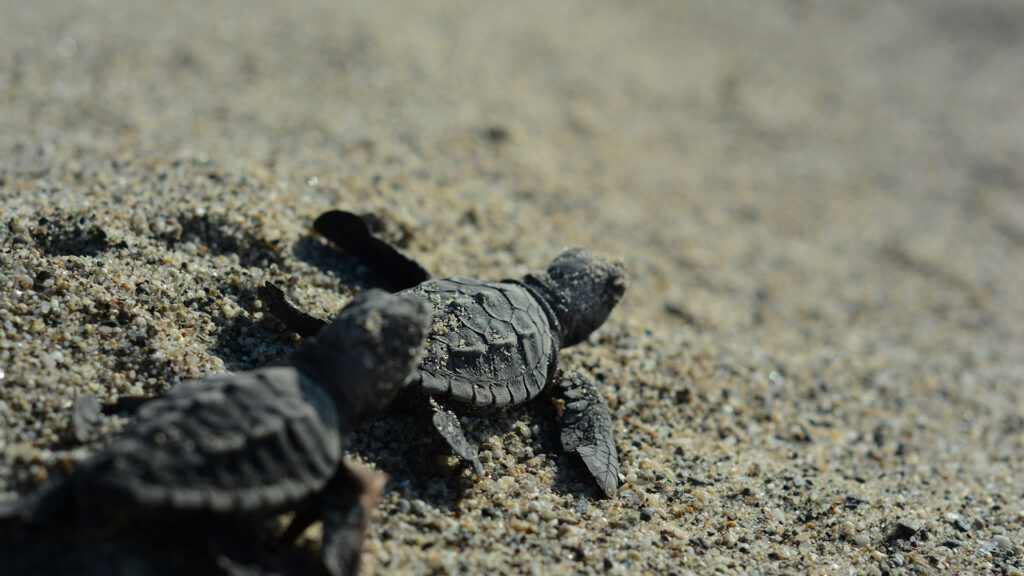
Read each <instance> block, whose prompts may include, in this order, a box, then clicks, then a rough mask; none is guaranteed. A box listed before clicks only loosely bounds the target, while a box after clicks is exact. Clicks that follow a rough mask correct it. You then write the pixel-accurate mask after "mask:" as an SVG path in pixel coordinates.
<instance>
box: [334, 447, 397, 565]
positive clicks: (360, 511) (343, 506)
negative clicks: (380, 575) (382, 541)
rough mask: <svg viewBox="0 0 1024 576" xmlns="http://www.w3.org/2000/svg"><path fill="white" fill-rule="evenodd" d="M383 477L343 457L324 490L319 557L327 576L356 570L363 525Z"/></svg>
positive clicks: (369, 516)
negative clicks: (332, 478) (343, 459)
mask: <svg viewBox="0 0 1024 576" xmlns="http://www.w3.org/2000/svg"><path fill="white" fill-rule="evenodd" d="M387 480H388V477H387V475H386V474H382V473H380V472H375V471H374V470H371V469H370V468H368V467H366V466H363V465H360V464H357V463H355V462H353V461H351V460H348V459H346V460H345V461H343V462H342V464H341V466H340V467H339V468H338V472H337V474H336V475H335V477H334V480H332V481H331V483H330V484H329V485H328V486H327V488H326V489H325V490H324V493H323V537H322V540H321V542H320V557H321V559H322V561H323V564H324V568H326V570H327V573H328V574H330V575H331V576H352V575H355V574H358V573H359V555H360V553H361V552H362V549H363V539H364V538H365V536H366V528H367V526H369V524H370V519H371V517H372V516H373V511H374V509H376V507H377V500H378V499H379V498H380V494H381V492H382V491H383V490H384V485H385V484H386V483H387Z"/></svg>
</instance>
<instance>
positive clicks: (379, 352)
mask: <svg viewBox="0 0 1024 576" xmlns="http://www.w3.org/2000/svg"><path fill="white" fill-rule="evenodd" d="M430 318H431V314H430V308H429V306H428V305H427V303H426V302H423V301H422V300H420V299H419V298H417V297H415V296H412V295H392V294H388V293H387V292H384V291H382V290H367V291H364V292H362V293H360V294H359V295H357V296H356V297H355V298H354V299H353V300H352V302H350V303H349V305H348V306H346V307H345V308H344V309H343V310H342V311H341V313H340V314H339V315H338V316H337V318H335V319H334V320H333V321H332V322H331V323H329V324H327V325H326V326H324V328H323V329H322V330H320V332H318V333H317V335H316V336H314V337H312V338H310V339H308V340H306V341H305V342H303V344H302V345H301V346H300V347H299V348H298V350H296V351H295V353H294V354H293V355H292V363H293V364H294V365H295V367H296V368H298V369H299V370H300V371H301V372H303V373H304V374H306V375H307V376H309V377H310V378H312V379H313V380H314V381H315V382H316V383H317V384H319V385H320V386H321V387H322V388H323V389H324V391H325V392H327V394H328V395H329V396H330V397H331V398H332V399H333V400H334V402H335V404H336V407H337V409H338V412H339V413H340V414H341V416H342V426H352V425H355V424H356V423H357V422H358V421H360V420H362V419H364V418H366V417H368V416H371V415H372V414H373V413H375V412H377V411H378V410H380V409H381V408H382V407H384V405H386V404H387V403H388V402H390V401H391V400H392V399H393V398H394V397H395V395H396V394H398V392H399V391H400V390H401V389H402V388H404V387H405V385H406V384H408V383H409V381H410V379H411V377H412V374H413V372H414V370H415V368H416V366H417V365H418V364H419V361H420V358H421V356H422V354H423V349H424V339H425V338H426V335H427V331H428V329H429V327H430Z"/></svg>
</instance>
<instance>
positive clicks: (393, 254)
mask: <svg viewBox="0 0 1024 576" xmlns="http://www.w3.org/2000/svg"><path fill="white" fill-rule="evenodd" d="M313 229H314V230H316V231H317V233H318V234H320V235H321V236H323V237H324V238H327V239H328V240H330V241H331V242H333V243H334V244H335V246H337V247H338V248H340V249H341V250H342V251H343V252H345V253H346V254H350V255H352V256H355V257H356V258H358V259H359V260H360V261H361V262H362V263H363V265H365V266H366V267H367V268H369V269H370V270H372V271H373V272H374V273H375V274H376V275H377V277H378V278H379V279H381V280H382V281H383V282H384V284H385V286H384V287H386V288H387V289H388V290H390V291H392V292H399V291H401V290H405V289H407V288H412V287H413V286H416V285H417V284H419V283H421V282H426V281H427V280H430V273H429V272H427V271H426V270H425V269H424V268H423V266H420V265H419V264H418V263H417V262H416V261H415V260H412V259H411V258H409V257H407V256H405V255H404V254H402V253H401V252H399V251H398V249H396V248H395V247H394V246H392V245H391V244H388V243H387V242H385V241H383V240H381V239H380V238H377V237H376V236H374V235H373V232H371V231H370V227H369V226H368V225H367V224H366V221H365V220H363V218H362V217H361V216H358V215H356V214H353V213H351V212H343V211H341V210H331V211H330V212H324V213H323V214H321V215H320V217H318V218H317V219H316V221H314V222H313Z"/></svg>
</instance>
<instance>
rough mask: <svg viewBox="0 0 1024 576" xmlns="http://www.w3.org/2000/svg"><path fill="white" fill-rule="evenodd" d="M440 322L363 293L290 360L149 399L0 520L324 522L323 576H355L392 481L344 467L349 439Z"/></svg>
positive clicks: (411, 301)
mask: <svg viewBox="0 0 1024 576" xmlns="http://www.w3.org/2000/svg"><path fill="white" fill-rule="evenodd" d="M429 320H430V313H429V308H428V307H427V306H426V305H424V303H423V302H422V301H421V300H419V299H418V298H415V297H412V296H395V295H391V294H388V293H386V292H384V291H381V290H373V291H367V292H365V293H363V294H360V295H359V296H357V297H356V298H355V299H354V300H353V301H352V302H351V303H350V304H349V305H348V306H347V307H346V308H345V309H344V310H343V311H342V312H341V314H339V315H338V317H337V318H336V319H335V320H334V321H333V322H331V323H330V324H328V325H327V326H325V327H324V329H323V330H321V331H320V333H319V334H318V335H317V336H316V337H315V338H311V339H309V340H307V341H306V342H304V343H303V345H302V346H301V347H299V348H298V349H297V350H296V351H295V353H294V354H293V356H292V359H291V362H290V364H289V365H286V366H274V367H269V368H263V369H259V370H253V371H250V372H242V373H238V374H225V375H217V376H210V377H208V378H204V379H202V380H195V381H190V382H184V383H182V384H179V385H178V386H175V387H174V388H172V389H171V390H170V391H169V392H168V393H167V394H165V395H163V396H161V397H158V398H153V399H148V400H146V401H144V402H142V403H140V404H141V405H140V406H139V408H138V413H137V416H138V418H137V420H136V421H135V422H134V423H133V424H132V425H131V426H129V427H128V428H127V429H126V430H125V432H124V434H123V435H121V436H120V437H119V438H117V439H116V440H114V442H113V443H112V444H111V445H110V446H109V447H108V448H107V449H105V450H104V451H102V452H100V453H98V454H96V455H95V456H93V457H91V458H89V459H87V460H86V461H84V462H83V463H82V464H81V465H80V466H78V467H77V468H76V469H75V470H74V471H73V473H72V474H71V476H70V477H69V478H67V479H66V480H64V481H62V482H60V483H56V484H52V485H50V486H49V487H46V488H44V489H42V490H41V491H40V492H37V493H36V494H34V495H30V496H28V497H26V498H23V499H21V500H18V501H16V502H13V503H8V504H5V505H4V506H0V520H5V521H8V522H10V521H21V522H24V523H29V524H42V523H45V522H55V521H62V519H63V518H65V517H67V516H69V515H70V514H74V515H75V516H77V518H78V521H79V522H83V518H89V520H88V521H86V522H85V524H86V525H100V526H104V525H117V524H127V523H129V522H131V521H133V520H139V519H143V520H144V523H146V524H148V525H152V526H157V527H159V526H160V525H162V524H164V523H167V524H170V523H174V522H176V523H179V524H180V523H185V524H186V525H187V526H194V529H195V530H203V529H204V527H207V526H210V525H212V524H214V523H216V522H219V521H221V520H227V519H235V520H243V521H244V522H243V523H250V522H249V521H251V520H260V519H270V518H273V517H275V516H276V515H278V514H280V513H282V512H286V511H294V512H295V516H294V520H293V521H292V524H291V526H290V528H289V529H288V530H287V532H286V533H285V535H284V536H285V538H284V539H285V541H286V542H287V541H289V540H291V539H293V538H294V537H296V536H298V534H299V533H301V532H302V530H303V529H304V528H306V527H307V526H308V525H309V524H310V523H312V522H313V521H314V520H316V519H318V518H319V519H322V520H323V538H322V542H321V546H320V549H321V557H322V559H323V566H324V568H326V570H327V572H328V573H329V574H332V575H333V576H342V575H349V574H353V573H354V572H355V571H356V570H357V566H358V560H359V552H360V545H361V542H362V538H363V533H364V531H365V528H366V522H367V520H368V518H369V509H368V508H369V506H370V505H371V504H372V503H373V502H375V498H376V494H377V493H379V492H380V490H381V488H382V487H383V475H381V474H378V473H375V472H372V471H371V470H370V469H368V468H365V467H359V466H357V465H355V464H354V463H351V462H348V461H346V460H345V459H343V448H344V444H345V433H346V432H347V431H348V430H350V429H351V428H352V427H353V426H354V425H355V424H357V423H358V422H359V421H361V420H363V419H365V418H366V417H368V416H369V415H371V414H373V413H374V412H376V411H377V410H378V409H379V408H380V407H382V406H383V405H384V404H386V403H387V402H388V401H390V399H391V398H393V397H394V396H395V394H396V393H398V392H399V390H401V389H402V388H403V387H404V386H406V385H408V383H409V377H410V375H411V374H412V372H413V369H414V368H415V366H416V364H417V363H418V362H419V359H420V357H421V356H422V353H423V348H424V340H425V337H426V333H427V330H428V326H429ZM210 536H211V539H216V538H217V537H218V536H224V535H218V534H211V535H210ZM212 544H213V545H214V546H216V542H213V543H212Z"/></svg>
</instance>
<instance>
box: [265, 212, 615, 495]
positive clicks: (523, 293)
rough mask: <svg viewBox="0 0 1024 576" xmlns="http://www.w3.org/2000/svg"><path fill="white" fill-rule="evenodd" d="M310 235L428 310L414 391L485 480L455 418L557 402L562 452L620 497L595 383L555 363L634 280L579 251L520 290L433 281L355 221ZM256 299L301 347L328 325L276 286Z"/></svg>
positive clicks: (332, 223)
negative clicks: (546, 398) (549, 398)
mask: <svg viewBox="0 0 1024 576" xmlns="http://www.w3.org/2000/svg"><path fill="white" fill-rule="evenodd" d="M314 228H315V230H316V231H317V232H319V233H320V234H321V235H323V236H325V237H326V238H328V239H329V240H331V241H332V242H334V244H335V245H336V246H337V247H338V248H340V249H341V250H342V251H344V252H345V253H347V254H350V255H352V256H355V257H356V258H357V259H359V261H360V262H361V263H362V264H363V265H365V266H366V267H368V268H370V269H372V270H373V271H374V272H376V274H377V276H378V277H379V278H380V279H381V280H382V282H383V283H384V284H386V285H387V286H388V287H389V288H391V289H393V290H396V291H399V293H401V294H407V295H413V296H416V297H417V298H419V299H421V300H422V301H424V302H427V303H429V304H430V308H431V310H432V316H433V318H432V323H431V328H430V333H429V335H428V336H427V349H426V353H425V355H424V358H423V360H422V362H421V363H420V365H419V368H418V370H417V373H416V375H415V376H414V377H413V384H412V386H411V388H412V389H418V390H419V392H421V393H422V394H424V395H426V397H427V401H428V402H429V404H430V406H431V408H432V410H433V416H432V421H433V424H434V427H435V428H436V429H437V431H438V432H439V433H440V434H441V436H442V437H444V439H445V440H446V441H447V443H448V444H449V445H450V446H451V448H452V450H453V451H454V452H455V454H456V455H457V456H459V458H461V459H462V460H463V461H465V462H468V463H470V464H471V465H472V466H473V467H474V469H475V470H476V472H477V474H478V475H480V476H483V466H482V465H481V463H480V460H479V459H478V457H477V454H476V450H475V449H474V448H473V447H472V446H471V445H470V444H469V442H468V441H467V439H466V437H465V435H464V434H463V432H462V428H461V425H460V424H459V420H458V418H457V416H456V414H455V412H456V411H457V412H462V413H481V412H486V411H488V410H493V409H500V408H505V407H508V406H515V405H519V404H522V403H524V402H528V401H530V400H532V399H534V398H537V397H538V396H541V395H543V394H545V393H548V392H551V393H553V394H555V395H557V396H559V397H561V398H562V399H563V400H564V401H565V411H564V413H563V416H562V428H561V443H562V447H563V449H564V450H566V451H567V452H570V453H575V454H577V455H579V457H580V458H581V459H582V461H583V463H584V464H585V465H586V467H587V469H588V470H589V472H590V474H591V475H592V476H593V477H594V479H595V480H596V481H597V484H598V486H599V487H600V488H601V490H602V491H603V492H604V493H605V494H606V495H608V496H612V495H614V494H615V492H616V490H617V489H618V484H619V469H620V468H619V458H618V453H617V451H616V448H615V440H614V437H613V434H612V422H611V416H610V414H609V410H608V405H607V403H606V402H605V401H604V399H603V398H602V397H601V395H600V393H599V392H598V390H597V387H596V385H595V383H594V382H593V381H592V380H591V379H589V378H587V377H586V376H585V375H583V374H582V373H579V372H576V371H564V370H561V369H560V368H559V366H558V358H559V351H560V349H561V348H564V347H567V346H572V345H574V344H577V343H579V342H582V341H583V340H585V339H586V338H587V337H588V336H589V335H590V334H591V333H592V332H593V331H594V330H596V329H597V328H598V327H600V326H601V324H602V323H604V321H605V320H606V319H607V318H608V316H609V314H610V313H611V311H612V309H613V308H614V307H615V305H616V304H618V303H619V301H620V300H621V299H622V297H623V294H624V292H625V290H626V278H625V274H624V272H623V270H622V267H621V266H620V265H618V264H617V263H614V262H611V261H609V260H606V259H604V258H601V257H599V256H597V255H595V254H594V253H592V252H591V251H589V250H587V249H584V248H572V249H569V250H566V251H565V252H563V253H562V254H561V255H559V256H558V257H557V258H555V260H554V261H553V262H552V263H551V264H550V265H549V266H548V267H547V269H546V270H545V271H543V272H538V273H535V274H527V275H525V276H523V277H522V278H517V279H508V280H501V281H488V280H478V279H475V278H466V277H452V278H446V279H437V278H433V277H431V275H430V274H429V273H428V272H427V271H426V270H425V269H424V268H423V267H422V266H420V265H419V264H417V263H416V262H414V261H413V260H411V259H409V258H407V257H406V256H404V255H402V254H401V253H400V252H399V251H398V250H397V249H395V248H394V247H392V246H391V245H389V244H387V243H386V242H384V241H383V240H381V239H379V238H377V237H376V236H374V235H373V233H372V232H371V231H370V228H369V226H368V225H367V223H366V222H365V221H364V220H363V219H362V218H361V217H360V216H358V215H355V214H352V213H349V212H342V211H337V210H335V211H331V212H327V213H325V214H323V215H321V216H320V217H319V218H317V220H316V222H315V223H314ZM260 295H261V297H262V299H263V301H264V303H265V304H266V305H267V306H268V308H269V310H270V311H271V313H273V314H274V315H275V316H277V317H278V318H279V319H280V320H281V321H282V322H283V323H284V324H285V325H286V326H287V327H289V328H290V329H292V330H294V331H295V332H297V333H299V334H300V335H302V336H312V335H314V334H316V333H317V332H318V331H319V330H320V329H321V328H322V327H323V326H324V325H325V324H326V322H325V321H324V320H322V319H319V318H316V317H314V316H311V315H310V314H308V313H306V312H305V311H303V310H301V309H299V308H298V307H297V306H296V305H295V304H294V303H292V302H291V301H290V300H289V299H288V298H287V297H286V296H285V294H284V293H283V292H282V291H281V290H280V289H279V288H278V287H276V286H274V285H273V284H266V285H264V286H262V287H261V289H260Z"/></svg>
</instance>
